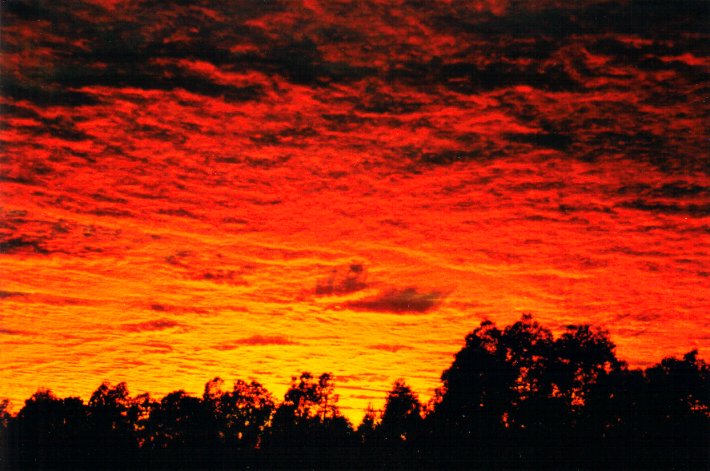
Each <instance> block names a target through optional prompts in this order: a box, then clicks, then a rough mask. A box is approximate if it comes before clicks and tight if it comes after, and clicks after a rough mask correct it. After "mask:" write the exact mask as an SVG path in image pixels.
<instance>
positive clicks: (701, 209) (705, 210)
mask: <svg viewBox="0 0 710 471" xmlns="http://www.w3.org/2000/svg"><path fill="white" fill-rule="evenodd" d="M618 206H619V207H622V208H631V209H638V210H640V211H651V212H654V213H660V214H687V215H688V216H691V217H697V218H700V217H706V216H710V204H685V205H683V204H677V203H662V202H658V201H649V200H644V199H636V200H633V201H626V202H623V203H620V204H619V205H618Z"/></svg>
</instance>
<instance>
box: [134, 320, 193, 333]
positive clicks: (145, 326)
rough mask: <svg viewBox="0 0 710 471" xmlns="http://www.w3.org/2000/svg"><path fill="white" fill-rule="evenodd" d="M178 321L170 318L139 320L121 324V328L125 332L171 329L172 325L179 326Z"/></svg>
mask: <svg viewBox="0 0 710 471" xmlns="http://www.w3.org/2000/svg"><path fill="white" fill-rule="evenodd" d="M180 326H181V324H180V323H179V322H176V321H173V320H170V319H157V320H154V321H148V322H139V323H136V324H123V325H122V326H121V329H122V330H124V331H126V332H151V331H157V330H166V329H172V328H173V327H180Z"/></svg>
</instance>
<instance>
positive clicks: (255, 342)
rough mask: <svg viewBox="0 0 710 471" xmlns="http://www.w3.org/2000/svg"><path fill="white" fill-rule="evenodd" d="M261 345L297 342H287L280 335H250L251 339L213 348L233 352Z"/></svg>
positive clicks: (286, 339)
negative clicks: (241, 348) (240, 348)
mask: <svg viewBox="0 0 710 471" xmlns="http://www.w3.org/2000/svg"><path fill="white" fill-rule="evenodd" d="M263 345H298V342H294V341H292V340H289V339H288V338H287V337H284V336H281V335H252V336H251V337H245V338H241V339H237V340H232V341H230V342H225V343H222V344H219V345H216V346H215V347H214V348H215V349H217V350H234V349H237V348H239V347H254V346H263Z"/></svg>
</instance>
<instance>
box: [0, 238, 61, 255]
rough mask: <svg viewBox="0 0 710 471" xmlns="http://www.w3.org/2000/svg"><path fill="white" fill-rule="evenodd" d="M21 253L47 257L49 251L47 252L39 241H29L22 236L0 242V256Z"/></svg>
mask: <svg viewBox="0 0 710 471" xmlns="http://www.w3.org/2000/svg"><path fill="white" fill-rule="evenodd" d="M23 251H30V252H34V253H37V254H41V255H47V254H48V253H49V250H47V249H46V248H45V247H44V245H43V243H42V242H41V241H40V240H36V239H29V238H26V237H23V236H20V237H11V238H9V239H5V240H3V241H0V254H3V253H5V254H9V253H17V252H23Z"/></svg>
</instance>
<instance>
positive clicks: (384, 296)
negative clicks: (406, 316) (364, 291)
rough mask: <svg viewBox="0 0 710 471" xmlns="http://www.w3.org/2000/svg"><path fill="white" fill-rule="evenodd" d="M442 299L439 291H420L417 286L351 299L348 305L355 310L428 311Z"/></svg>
mask: <svg viewBox="0 0 710 471" xmlns="http://www.w3.org/2000/svg"><path fill="white" fill-rule="evenodd" d="M441 299H442V294H441V293H440V292H438V291H430V292H425V293H420V292H419V291H418V290H417V288H413V287H409V288H404V289H390V290H387V291H384V292H382V293H380V294H378V295H377V296H373V297H370V298H365V299H359V300H357V301H351V302H349V303H347V304H346V307H348V308H350V309H353V310H355V311H380V312H393V313H397V314H399V313H407V312H428V311H430V310H432V309H433V308H434V307H436V306H437V305H438V304H439V302H440V301H441Z"/></svg>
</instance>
